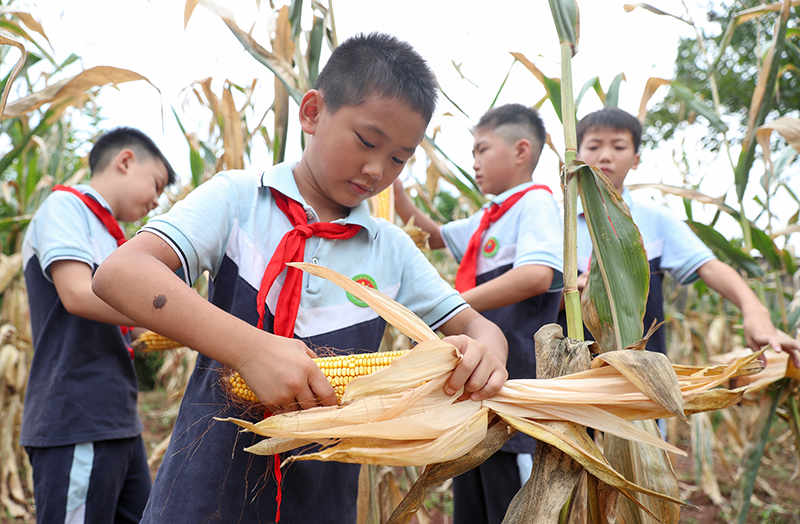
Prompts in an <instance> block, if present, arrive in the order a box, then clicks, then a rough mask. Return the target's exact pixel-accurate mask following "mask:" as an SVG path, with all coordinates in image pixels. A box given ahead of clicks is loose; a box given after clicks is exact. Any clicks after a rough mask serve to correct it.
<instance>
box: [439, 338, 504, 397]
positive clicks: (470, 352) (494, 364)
mask: <svg viewBox="0 0 800 524" xmlns="http://www.w3.org/2000/svg"><path fill="white" fill-rule="evenodd" d="M444 341H445V342H448V343H450V344H453V345H454V346H455V347H456V348H457V349H458V351H459V352H460V353H461V355H462V356H463V358H462V359H461V361H460V362H459V363H458V366H456V369H454V370H453V374H452V375H451V376H450V380H449V381H448V382H447V384H445V387H444V391H445V393H447V394H448V395H452V394H454V393H455V392H456V391H458V390H459V389H461V387H462V386H463V387H464V393H463V394H462V395H461V396H460V397H459V398H458V400H466V399H472V400H474V401H481V400H483V399H486V398H489V397H491V396H492V395H494V394H495V393H497V392H498V391H500V388H501V387H503V384H505V382H506V380H507V379H508V371H506V367H505V365H504V364H503V363H502V362H500V360H499V359H498V358H497V357H496V356H495V354H494V353H492V351H491V350H489V348H488V347H486V345H484V344H482V343H480V342H478V341H477V340H474V339H472V338H470V337H468V336H466V335H453V336H450V337H445V338H444Z"/></svg>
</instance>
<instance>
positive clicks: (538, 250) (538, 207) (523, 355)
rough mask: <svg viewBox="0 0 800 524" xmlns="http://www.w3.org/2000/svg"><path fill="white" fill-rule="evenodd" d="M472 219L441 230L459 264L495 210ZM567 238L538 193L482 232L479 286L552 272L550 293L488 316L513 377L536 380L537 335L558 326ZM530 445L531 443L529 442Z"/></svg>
mask: <svg viewBox="0 0 800 524" xmlns="http://www.w3.org/2000/svg"><path fill="white" fill-rule="evenodd" d="M532 185H533V182H527V183H525V184H520V185H518V186H516V187H514V188H512V189H509V190H508V191H505V192H503V193H501V194H500V195H497V197H496V198H495V199H494V200H493V201H492V202H493V203H496V204H498V205H499V204H502V203H503V202H504V201H505V200H506V199H507V198H508V197H510V196H511V195H513V194H514V193H517V192H519V191H523V190H525V189H526V188H528V187H530V186H532ZM492 202H490V203H487V204H486V205H484V206H483V208H482V209H481V211H479V212H478V213H475V214H474V215H472V216H471V217H469V218H465V219H462V220H455V221H453V222H449V223H447V224H443V225H442V226H441V228H440V230H439V231H440V233H441V235H442V240H444V244H445V246H446V247H447V250H448V251H449V252H450V253H451V254H452V255H453V257H454V258H455V259H456V260H457V261H458V262H459V263H460V262H461V259H462V258H463V256H464V252H465V251H466V250H467V246H468V245H469V240H470V238H471V237H472V234H473V233H474V232H475V231H476V230H477V229H478V225H479V224H480V220H481V217H482V216H483V213H485V212H486V209H487V208H488V207H489V206H490V205H491V203H492ZM563 256H564V235H563V226H562V218H561V213H560V212H559V209H558V205H557V204H556V202H555V199H553V196H552V195H551V194H550V192H549V191H546V190H544V189H535V190H533V191H529V192H528V193H526V194H525V195H523V196H522V198H520V199H519V200H518V201H517V203H516V204H514V205H513V206H512V207H511V208H510V209H509V210H508V211H506V212H505V214H503V216H502V217H500V218H499V219H498V220H497V221H496V222H494V223H493V224H491V225H490V226H489V228H488V229H487V230H486V231H485V232H484V233H483V236H482V239H481V247H480V250H479V254H478V260H477V264H476V269H475V274H476V279H475V280H476V284H477V285H480V284H483V283H484V282H487V281H489V280H492V279H493V278H497V277H499V276H500V275H502V274H504V273H506V272H507V271H509V270H510V269H512V268H514V267H519V266H523V265H527V264H539V265H542V266H547V267H550V268H553V270H554V273H553V284H552V285H551V287H550V290H549V291H547V292H546V293H542V294H541V295H537V296H535V297H531V298H528V299H526V300H523V301H521V302H518V303H516V304H511V305H508V306H505V307H501V308H497V309H492V310H489V311H483V312H481V314H482V315H483V316H485V317H486V318H488V319H489V320H491V321H492V322H494V323H495V324H497V325H498V326H499V327H500V329H501V330H502V331H503V333H504V334H505V336H506V339H507V340H508V361H507V364H506V368H507V369H508V378H510V379H517V378H535V377H536V351H535V348H534V341H533V336H534V334H535V333H536V332H537V331H538V330H539V328H540V327H542V326H543V325H545V324H550V323H553V322H556V320H557V318H558V307H559V304H560V302H561V292H562V289H563V271H564V265H563ZM525 440H528V442H524V441H525ZM532 442H533V439H524V438H523V435H522V434H520V435H515V436H514V437H513V438H512V439H511V440H509V441H508V442H507V443H506V444H505V445H504V446H503V448H502V449H503V450H505V451H509V452H512V453H531V452H532V451H533V444H532Z"/></svg>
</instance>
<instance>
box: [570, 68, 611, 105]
mask: <svg viewBox="0 0 800 524" xmlns="http://www.w3.org/2000/svg"><path fill="white" fill-rule="evenodd" d="M590 89H594V92H595V93H597V97H598V98H599V99H600V101H601V102H603V104H605V103H606V94H605V92H603V86H601V85H600V77H599V76H596V77H594V78H590V79H589V80H587V81H586V82H585V83H584V84H583V86H582V87H581V90H580V92H579V93H578V97H577V98H576V99H575V109H576V110H577V109H578V107H579V106H580V105H581V100H583V95H585V94H586V93H587V92H588V91H589V90H590Z"/></svg>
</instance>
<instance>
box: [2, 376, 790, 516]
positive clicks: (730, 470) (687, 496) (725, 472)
mask: <svg viewBox="0 0 800 524" xmlns="http://www.w3.org/2000/svg"><path fill="white" fill-rule="evenodd" d="M139 409H140V416H141V418H142V422H143V423H144V426H145V431H144V434H143V436H144V439H145V444H146V446H147V449H148V452H149V453H150V452H152V451H153V450H154V449H155V448H156V447H157V446H158V445H159V444H160V443H161V442H162V441H163V440H164V439H165V438H166V437H167V436H168V435H169V433H170V431H171V429H172V421H173V420H174V417H175V415H176V409H177V408H176V406H175V402H174V401H171V400H170V399H168V398H167V395H166V394H165V393H164V392H163V391H158V390H155V391H143V392H141V393H140V401H139ZM684 437H685V435H684V436H683V437H682V438H681V440H682V442H680V443H678V445H679V447H682V448H686V447H687V444H688V442H687V441H686V440H685V438H684ZM717 462H719V461H717ZM730 463H731V464H735V462H734V461H731V462H730ZM674 466H675V470H676V473H677V475H678V480H679V482H680V488H681V499H682V500H684V501H686V502H688V503H690V504H692V505H693V507H691V508H684V509H683V510H682V511H681V522H682V523H686V524H717V523H719V524H724V523H727V522H728V521H729V520H728V517H726V513H725V512H724V511H723V509H722V508H720V507H718V506H716V505H715V504H714V503H713V502H712V500H711V499H710V498H709V497H708V496H707V495H705V494H704V493H703V491H702V490H701V489H700V488H699V487H698V485H697V483H696V481H695V472H694V459H693V457H692V455H691V453H689V455H688V456H687V457H679V458H678V459H677V460H675V461H674ZM157 468H158V463H157V462H156V463H154V464H153V466H152V469H151V471H152V474H153V475H154V476H155V473H156V470H157ZM797 468H798V456H797V452H796V451H795V450H794V446H793V445H791V442H790V441H787V442H785V445H784V446H782V447H777V449H772V450H769V452H768V453H767V454H766V455H765V459H764V461H763V462H762V465H761V469H760V477H761V478H762V479H763V481H760V482H759V483H758V484H757V485H756V490H755V494H754V497H753V499H752V501H751V508H750V512H749V514H748V519H747V523H748V524H763V523H769V524H790V523H792V524H800V479H798V478H795V479H792V478H791V477H792V474H793V473H794V472H795V471H796V470H797ZM715 474H716V477H717V481H718V483H719V486H720V491H721V493H722V496H723V498H724V499H725V500H729V498H730V493H731V490H732V489H734V488H735V485H736V471H735V466H730V465H729V466H727V467H726V466H725V465H722V464H719V463H718V464H716V467H715ZM451 504H452V500H451V496H450V493H449V492H448V491H447V490H442V491H439V492H438V493H433V494H431V495H430V496H429V498H428V500H427V502H426V506H427V508H428V510H429V512H430V516H431V521H430V524H449V523H451V522H452V518H451V516H450V515H451ZM23 522H25V523H26V524H27V521H24V520H20V519H11V518H9V517H8V516H6V515H0V524H21V523H23ZM412 522H416V519H415V520H414V521H412Z"/></svg>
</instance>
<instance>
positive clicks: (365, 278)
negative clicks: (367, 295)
mask: <svg viewBox="0 0 800 524" xmlns="http://www.w3.org/2000/svg"><path fill="white" fill-rule="evenodd" d="M353 280H355V281H356V282H358V283H359V284H361V285H362V286H367V287H371V288H372V289H378V284H376V283H375V279H374V278H372V277H371V276H369V275H367V274H366V273H362V274H360V275H356V276H354V277H353ZM347 298H348V299H349V300H350V302H352V303H353V304H355V305H357V306H358V307H368V305H367V303H366V302H364V301H363V300H361V299H360V298H358V297H357V296H355V295H353V294H351V293H347Z"/></svg>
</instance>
